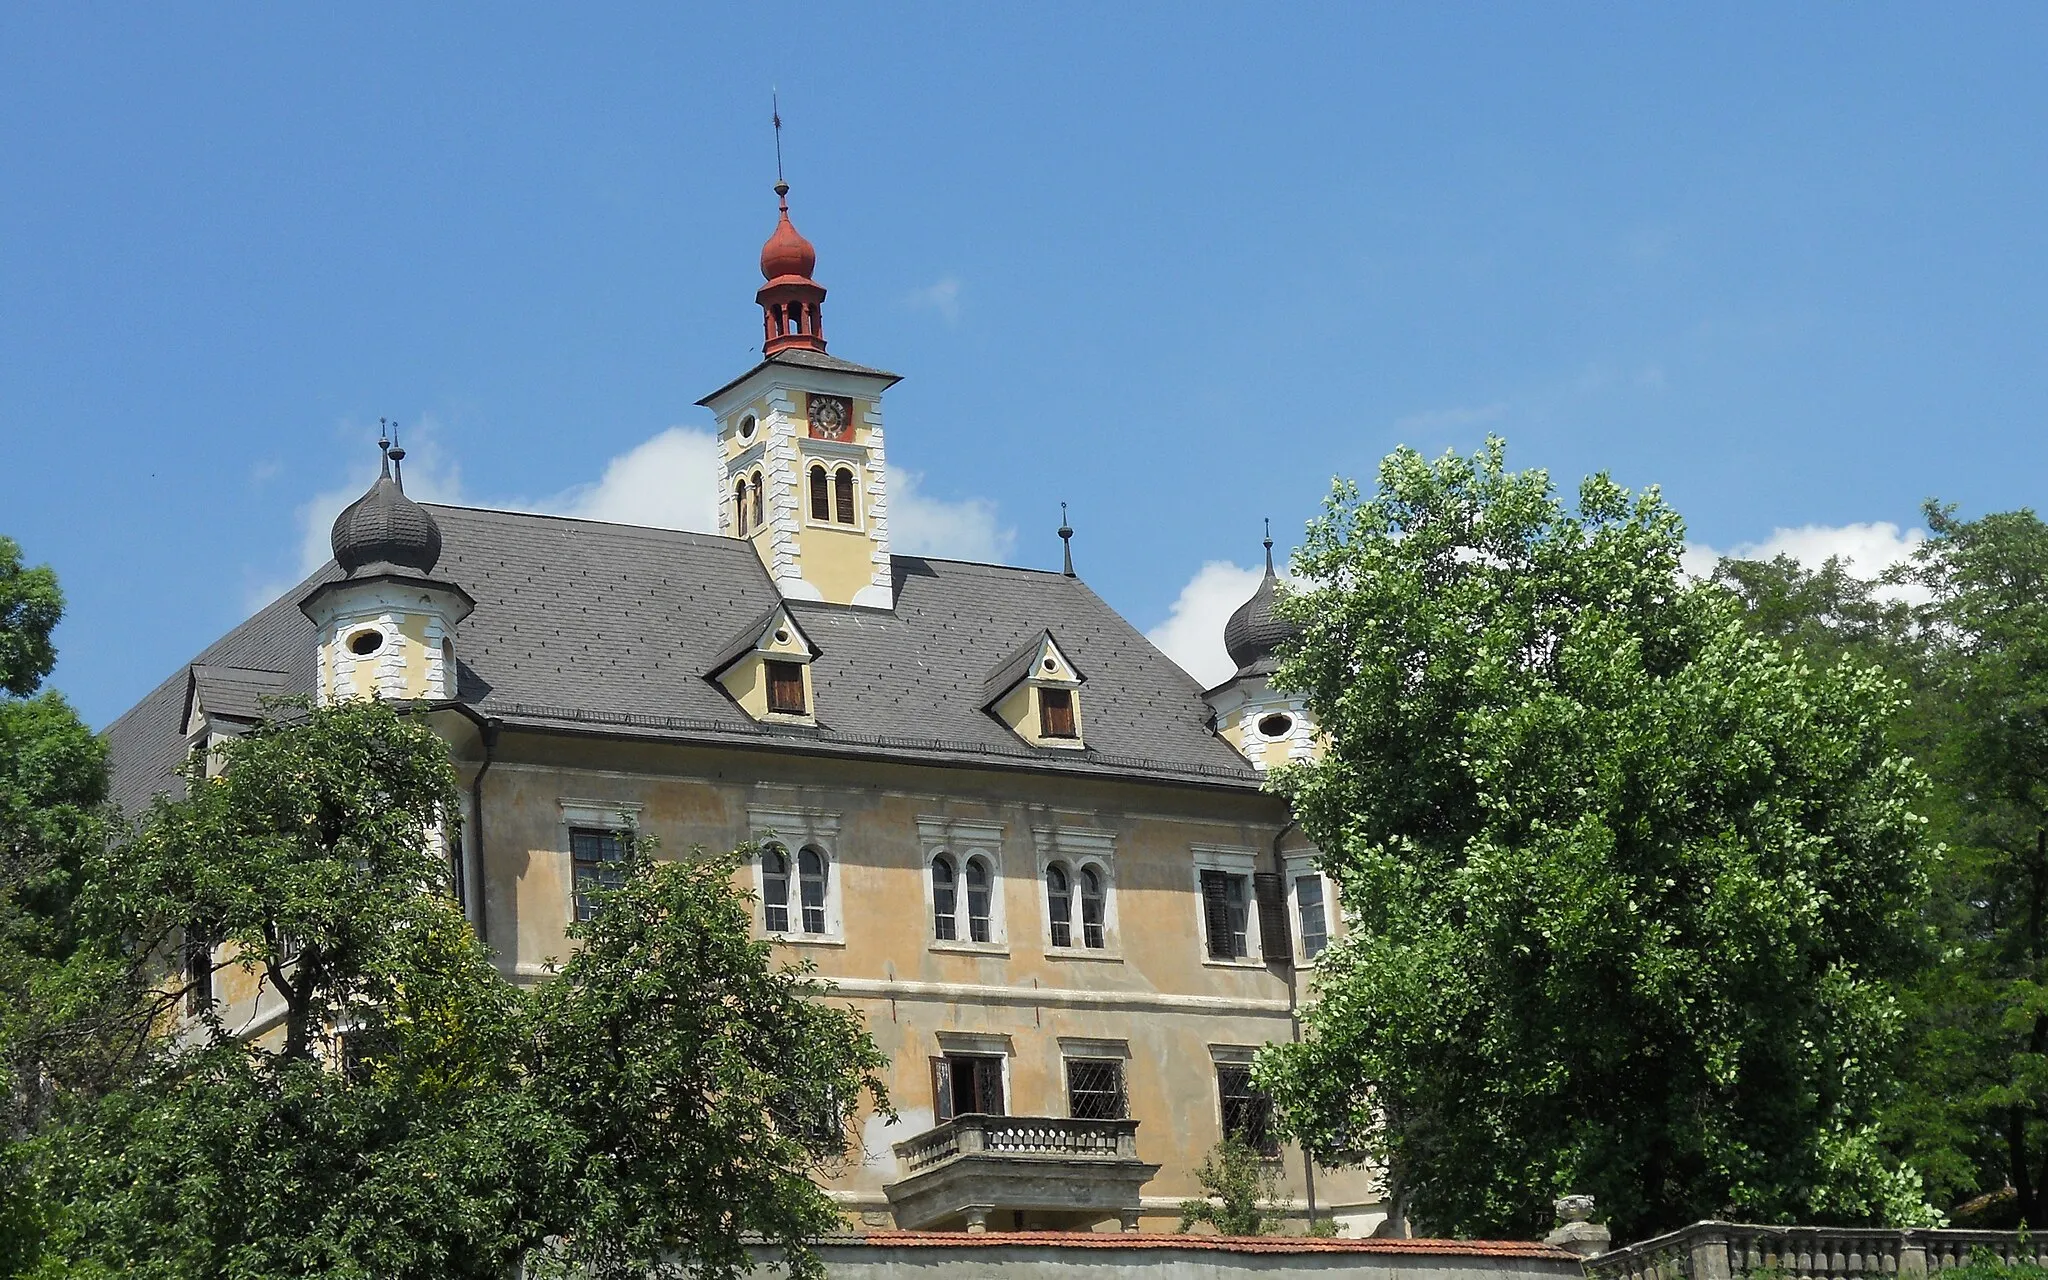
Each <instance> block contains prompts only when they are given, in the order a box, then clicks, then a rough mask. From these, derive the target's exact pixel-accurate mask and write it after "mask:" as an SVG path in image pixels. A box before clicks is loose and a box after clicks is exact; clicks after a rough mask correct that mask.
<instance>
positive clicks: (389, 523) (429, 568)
mask: <svg viewBox="0 0 2048 1280" xmlns="http://www.w3.org/2000/svg"><path fill="white" fill-rule="evenodd" d="M379 444H380V445H381V447H382V449H383V453H384V462H383V466H382V468H381V469H380V471H379V473H378V476H377V480H376V483H374V484H372V485H371V486H370V491H369V492H368V493H365V494H364V495H363V496H362V497H360V498H357V499H356V500H355V501H354V502H351V503H349V504H348V506H347V507H345V508H343V509H342V512H341V514H340V515H338V516H336V517H335V518H334V529H333V532H332V533H331V534H330V535H329V539H328V541H329V545H331V546H332V547H333V548H334V562H335V563H336V564H338V565H340V566H341V570H342V572H343V573H346V574H348V575H349V576H351V577H353V576H355V574H356V573H357V571H359V570H362V569H378V568H389V569H396V570H410V571H411V572H413V573H416V574H419V575H420V576H422V577H425V576H426V575H428V574H430V573H432V572H433V571H434V566H435V565H436V564H437V563H439V562H440V559H441V526H440V525H438V524H436V523H435V522H434V517H433V516H432V515H431V514H429V513H428V511H427V509H426V508H425V507H423V506H421V505H420V504H419V503H417V502H414V501H413V500H412V499H411V498H408V497H406V496H405V485H404V482H403V480H402V479H401V478H400V477H401V476H402V475H403V473H402V472H401V473H400V476H394V475H393V474H392V464H393V463H394V462H398V463H403V461H404V459H405V451H404V450H403V449H399V448H394V447H392V446H391V445H390V444H388V443H386V442H382V441H380V442H379Z"/></svg>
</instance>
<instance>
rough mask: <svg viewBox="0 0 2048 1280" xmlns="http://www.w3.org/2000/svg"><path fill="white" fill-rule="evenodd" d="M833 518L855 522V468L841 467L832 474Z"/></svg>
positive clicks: (849, 522)
mask: <svg viewBox="0 0 2048 1280" xmlns="http://www.w3.org/2000/svg"><path fill="white" fill-rule="evenodd" d="M832 518H833V519H834V520H837V521H838V522H839V523H840V524H853V523H854V518H853V468H852V467H841V468H839V470H838V471H836V472H834V473H833V475H832Z"/></svg>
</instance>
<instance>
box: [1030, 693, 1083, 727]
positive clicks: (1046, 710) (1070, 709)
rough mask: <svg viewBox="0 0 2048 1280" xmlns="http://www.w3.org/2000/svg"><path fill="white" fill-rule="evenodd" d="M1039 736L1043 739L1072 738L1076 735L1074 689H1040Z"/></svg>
mask: <svg viewBox="0 0 2048 1280" xmlns="http://www.w3.org/2000/svg"><path fill="white" fill-rule="evenodd" d="M1038 736H1039V737H1041V738H1071V737H1074V736H1076V735H1075V733H1074V691H1073V690H1072V689H1040V690H1039V691H1038Z"/></svg>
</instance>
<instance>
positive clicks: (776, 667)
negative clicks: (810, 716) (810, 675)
mask: <svg viewBox="0 0 2048 1280" xmlns="http://www.w3.org/2000/svg"><path fill="white" fill-rule="evenodd" d="M762 665H764V666H766V667H767V668H768V709H769V710H770V711H775V712H780V713H782V714H784V715H792V716H800V715H802V714H804V667H803V664H802V663H801V662H777V661H775V660H774V659H772V658H771V659H769V660H768V661H766V662H765V663H763V664H762Z"/></svg>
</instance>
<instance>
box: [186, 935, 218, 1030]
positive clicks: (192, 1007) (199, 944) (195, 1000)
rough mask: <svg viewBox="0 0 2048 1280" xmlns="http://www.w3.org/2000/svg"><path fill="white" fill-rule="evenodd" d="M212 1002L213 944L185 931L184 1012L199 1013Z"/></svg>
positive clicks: (200, 936) (202, 937)
mask: <svg viewBox="0 0 2048 1280" xmlns="http://www.w3.org/2000/svg"><path fill="white" fill-rule="evenodd" d="M212 1004H213V945H212V944H211V943H209V942H208V941H207V940H206V939H205V937H204V936H202V935H200V934H198V933H195V932H194V931H192V930H189V929H188V930H186V931H185V1012H186V1013H188V1014H195V1015H196V1014H199V1013H202V1012H204V1011H205V1010H206V1009H207V1008H208V1007H209V1006H210V1005H212Z"/></svg>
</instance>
